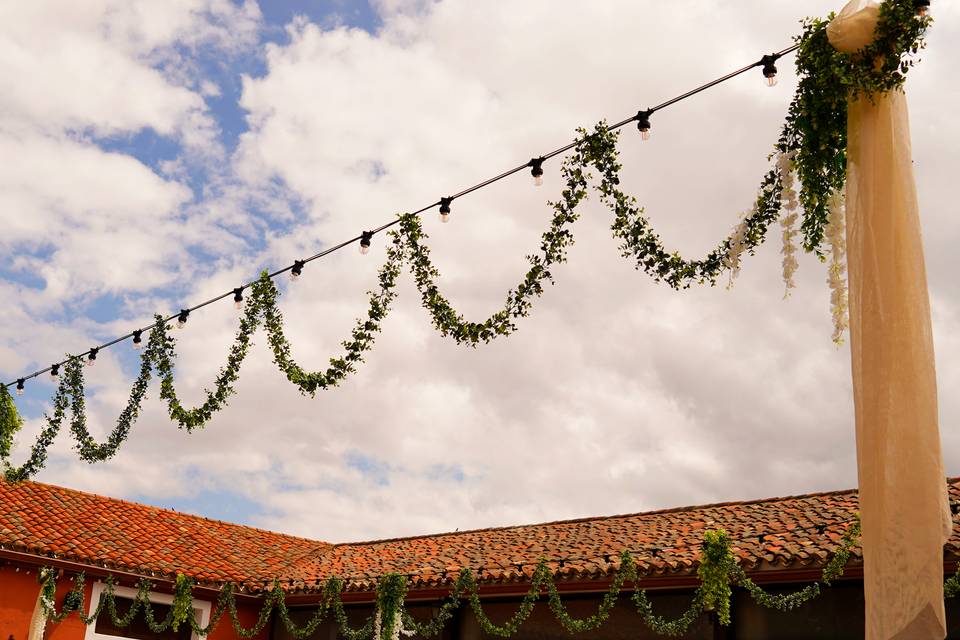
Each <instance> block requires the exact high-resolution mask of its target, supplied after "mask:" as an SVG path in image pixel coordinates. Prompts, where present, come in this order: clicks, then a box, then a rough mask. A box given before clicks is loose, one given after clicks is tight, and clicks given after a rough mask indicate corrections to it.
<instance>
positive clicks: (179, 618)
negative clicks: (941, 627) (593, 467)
mask: <svg viewBox="0 0 960 640" xmlns="http://www.w3.org/2000/svg"><path fill="white" fill-rule="evenodd" d="M859 536H860V524H859V522H858V521H854V522H853V523H851V524H850V525H849V526H848V527H847V530H846V531H845V533H844V534H843V536H842V538H841V540H840V544H839V546H838V548H837V550H836V552H835V553H834V555H833V557H832V558H831V559H830V561H829V562H828V563H827V565H826V566H825V567H824V569H823V573H822V577H821V579H820V580H819V581H817V582H813V583H811V584H810V585H808V586H806V587H804V588H803V589H800V590H799V591H796V592H793V593H789V594H771V593H768V592H767V591H766V590H765V589H763V588H762V587H760V586H759V585H757V584H756V583H755V582H754V581H753V580H751V579H750V578H749V577H748V576H747V575H746V572H744V570H743V568H742V567H740V566H739V565H738V564H737V562H736V559H735V558H734V555H733V551H732V549H731V540H730V537H729V536H728V535H727V533H726V532H725V531H724V530H723V529H718V530H713V531H706V532H705V533H704V537H703V543H702V554H701V558H700V565H699V567H698V571H697V573H698V575H699V577H700V581H701V582H700V585H699V586H698V587H697V589H696V590H695V592H694V595H693V598H692V599H691V602H690V605H689V606H688V607H687V609H686V610H685V611H684V612H683V613H682V614H680V615H679V616H678V617H677V618H674V619H667V618H664V617H662V616H659V615H657V614H656V613H654V611H653V605H652V603H651V602H650V599H649V598H648V597H647V594H646V591H645V590H643V589H642V588H640V586H639V583H638V578H639V577H640V576H639V574H638V571H637V565H636V563H635V562H634V560H633V556H632V555H631V554H630V553H629V552H624V553H623V554H621V556H620V564H619V567H618V568H617V570H616V572H615V574H614V576H613V579H612V581H611V583H610V587H609V589H608V590H607V591H606V592H605V593H604V595H603V597H602V599H601V601H600V604H599V606H598V608H597V612H596V613H594V614H593V615H590V616H588V617H585V618H574V617H573V616H571V615H570V613H569V612H568V611H567V608H566V606H565V605H564V603H563V600H562V599H561V597H560V591H559V589H558V587H557V583H556V581H555V580H554V578H553V572H552V570H551V569H550V567H549V564H548V562H547V561H546V560H543V559H541V560H540V561H539V562H538V563H537V565H536V568H535V569H534V571H533V573H532V575H531V579H530V589H529V590H528V591H527V593H526V595H524V597H523V598H522V600H521V603H520V606H519V608H518V609H517V611H516V612H515V613H514V614H513V615H512V616H510V618H509V619H507V620H506V621H504V622H502V623H500V624H497V623H495V622H493V621H492V620H491V619H490V618H489V616H487V614H486V613H485V612H484V610H483V605H482V602H481V600H480V593H479V583H478V581H477V577H476V575H475V574H474V573H473V571H471V570H470V569H463V570H462V571H461V572H460V574H459V576H458V578H457V580H456V582H455V583H454V584H453V586H452V588H451V590H450V593H449V595H448V596H447V597H446V598H445V599H444V601H443V603H442V604H441V605H440V607H439V609H438V611H437V613H436V614H435V615H434V616H433V617H432V618H431V619H429V620H427V621H417V620H415V619H414V618H413V617H412V616H411V615H410V614H409V613H407V612H406V611H405V610H404V600H405V597H406V593H407V579H406V578H405V577H404V576H401V575H397V574H387V575H385V576H383V577H381V578H380V579H379V581H378V582H377V591H376V605H375V610H374V613H373V614H372V615H371V616H369V617H368V618H367V620H366V622H365V623H364V624H363V625H361V626H360V627H358V628H353V627H351V626H350V624H349V622H348V619H347V614H346V610H345V607H344V603H343V599H342V597H341V596H342V593H343V590H344V586H345V583H344V581H343V580H342V579H340V578H336V577H333V578H330V579H329V580H327V582H326V584H325V585H324V588H323V591H322V593H321V595H320V603H319V606H318V607H317V608H316V610H315V611H314V612H313V614H312V615H311V616H310V617H309V619H308V620H307V621H306V622H305V623H304V624H303V625H297V624H296V623H295V622H294V621H293V619H292V618H291V616H290V610H289V609H288V607H287V604H286V596H285V593H284V591H283V589H282V588H281V587H280V583H279V582H274V583H273V586H272V588H271V589H270V590H269V591H267V592H266V593H265V594H264V601H263V606H262V607H261V610H260V613H259V615H258V616H257V621H256V622H255V623H254V624H253V625H252V626H250V627H244V626H243V625H242V624H241V622H240V620H239V616H238V614H237V601H236V596H235V587H234V586H233V585H232V584H231V583H226V584H224V585H223V587H222V588H221V590H220V593H219V595H218V597H217V602H216V605H215V607H214V609H213V611H212V613H211V616H210V621H209V622H208V624H207V625H206V626H201V625H200V624H199V623H198V622H197V621H196V619H195V618H194V616H192V615H191V612H192V611H193V605H192V602H193V596H192V586H193V584H192V581H191V580H190V579H189V578H187V577H186V576H185V575H184V574H182V573H177V575H176V579H175V582H174V600H173V605H172V606H171V607H170V610H169V612H168V613H167V616H166V617H165V618H164V619H163V620H157V619H156V618H155V616H154V613H153V609H152V608H151V604H150V598H149V594H150V591H151V589H152V584H151V582H150V581H149V580H146V579H143V580H141V581H140V583H139V584H138V586H137V594H136V596H135V597H134V601H133V604H131V605H130V607H129V608H128V609H127V611H126V612H124V613H122V614H121V613H120V612H119V611H118V610H117V603H116V597H115V593H114V589H115V584H114V581H113V578H112V577H108V578H107V580H106V587H105V589H104V591H103V592H102V594H101V595H100V600H99V601H98V602H97V604H96V607H95V608H94V609H93V610H92V611H91V612H90V614H89V615H88V614H85V613H84V609H85V606H84V581H85V578H84V575H83V574H79V575H77V576H76V578H75V579H74V586H73V589H71V590H70V591H69V592H68V593H67V594H66V596H65V597H64V601H63V604H62V606H61V609H60V611H59V612H58V611H57V610H56V602H55V600H56V571H55V570H53V569H49V568H44V569H42V570H41V572H40V582H41V584H42V587H41V603H42V605H43V607H44V609H45V610H46V613H47V618H48V619H49V620H50V621H52V622H55V623H59V622H61V621H63V620H64V619H65V618H66V617H67V616H69V615H70V614H71V613H76V614H77V615H78V617H79V619H80V620H81V621H82V622H83V623H84V624H87V625H89V624H93V623H94V622H95V621H96V619H97V617H98V616H100V615H102V614H103V613H104V612H106V613H107V615H109V616H110V620H111V622H112V623H113V625H114V626H116V627H120V628H122V627H126V626H128V625H129V624H130V623H132V622H133V621H134V619H136V616H137V615H138V614H139V613H140V612H141V611H142V612H143V619H144V620H145V622H146V624H147V627H148V628H149V629H150V630H151V631H152V632H154V633H163V632H164V631H166V630H167V629H171V628H172V629H173V630H174V631H176V630H177V629H178V628H179V627H180V625H183V624H188V625H189V626H190V628H191V629H192V630H193V632H194V633H196V634H197V635H199V636H201V637H205V636H207V635H208V634H209V633H211V632H212V631H213V630H214V629H215V628H216V627H217V625H218V624H219V623H220V621H221V620H222V618H223V616H224V615H225V614H226V615H229V617H230V621H231V623H232V625H233V628H234V631H235V632H236V633H237V635H238V636H239V637H241V638H252V637H254V636H256V635H257V634H259V633H260V632H261V631H262V630H263V629H264V628H265V627H266V625H267V624H268V623H269V622H270V617H271V615H273V614H274V613H275V614H276V615H277V616H278V618H279V620H280V621H281V623H282V624H283V626H284V628H285V629H286V630H287V632H289V633H290V634H291V635H292V636H294V637H295V638H298V639H299V640H304V639H306V638H308V637H309V636H311V635H313V634H314V633H315V632H316V631H317V629H318V628H319V626H320V625H321V624H322V623H323V622H325V621H327V620H331V619H332V621H333V622H335V623H336V625H337V627H338V630H339V632H340V634H341V635H342V636H343V637H345V638H347V640H386V639H390V640H397V639H398V638H399V637H400V635H413V634H416V635H418V636H421V637H424V638H430V637H434V636H436V635H438V634H439V633H440V632H441V631H442V630H443V628H444V625H446V624H447V623H448V622H449V621H450V619H451V618H452V617H453V614H454V612H455V611H456V610H457V609H459V608H460V607H461V606H463V605H464V604H466V605H468V606H469V607H470V609H471V611H472V612H473V614H474V615H475V617H476V619H477V621H478V623H479V625H480V628H481V629H482V630H483V632H484V633H485V634H487V635H491V636H497V637H501V638H509V637H511V636H513V635H515V634H516V633H517V631H518V630H519V629H520V627H521V625H522V624H523V623H524V622H525V621H526V620H527V619H528V618H529V617H530V614H531V613H532V612H533V609H534V607H535V606H536V604H537V602H538V601H539V600H541V599H546V602H547V605H548V607H549V609H550V611H551V612H552V613H553V615H554V617H555V618H556V620H557V622H558V623H559V624H560V625H561V626H562V627H563V628H564V629H565V630H566V631H568V632H570V633H585V632H589V631H595V630H596V629H599V628H600V627H601V626H602V625H603V624H604V623H605V622H607V620H608V619H609V617H610V614H611V612H612V611H613V608H614V606H615V605H616V604H617V601H618V599H619V598H620V595H621V593H622V592H623V591H624V590H625V585H626V583H632V584H633V585H634V586H633V590H632V594H631V596H630V601H631V602H632V604H633V605H634V607H635V608H636V610H637V612H638V613H639V615H640V617H641V619H642V620H643V623H644V624H645V625H646V626H647V627H649V628H650V629H651V630H652V631H654V632H655V633H658V634H661V635H667V636H679V635H683V634H684V633H685V632H686V631H687V629H689V628H690V626H691V625H692V624H693V623H694V622H696V621H697V620H698V619H699V618H700V616H701V614H702V613H703V612H705V611H715V612H716V615H717V618H718V620H719V621H720V623H721V624H723V625H728V624H730V599H731V597H732V595H733V591H732V585H738V586H740V587H743V588H744V589H746V590H747V591H748V592H749V593H750V596H751V597H752V598H753V600H754V601H755V602H756V603H757V604H759V605H760V606H763V607H766V608H771V609H778V610H780V611H790V610H791V609H795V608H797V607H799V606H800V605H802V604H803V603H805V602H807V601H809V600H811V599H813V598H815V597H817V596H818V595H820V593H821V590H820V585H824V586H829V585H830V584H831V582H832V581H833V580H836V579H837V578H839V577H840V576H842V575H843V570H844V567H845V566H846V563H847V561H848V559H849V557H850V552H851V549H852V547H853V546H854V545H855V544H856V542H857V540H858V539H859ZM951 580H954V581H956V578H951ZM954 591H955V590H954ZM950 595H953V592H951V593H950Z"/></svg>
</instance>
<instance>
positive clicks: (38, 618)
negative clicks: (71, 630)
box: [11, 585, 47, 640]
mask: <svg viewBox="0 0 960 640" xmlns="http://www.w3.org/2000/svg"><path fill="white" fill-rule="evenodd" d="M46 627H47V613H46V610H45V609H44V608H43V586H42V585H41V587H40V594H39V595H38V596H37V604H36V605H35V606H34V608H33V615H32V616H30V627H29V628H28V629H27V640H43V632H44V630H45V629H46ZM11 637H12V636H11Z"/></svg>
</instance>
